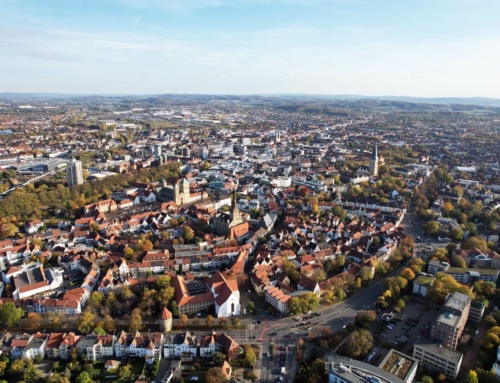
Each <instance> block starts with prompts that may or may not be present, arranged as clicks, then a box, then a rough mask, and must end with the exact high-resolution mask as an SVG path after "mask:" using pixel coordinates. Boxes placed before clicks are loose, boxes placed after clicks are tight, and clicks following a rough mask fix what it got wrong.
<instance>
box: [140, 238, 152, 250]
mask: <svg viewBox="0 0 500 383" xmlns="http://www.w3.org/2000/svg"><path fill="white" fill-rule="evenodd" d="M153 249H154V246H153V242H151V241H150V240H149V239H146V240H145V241H143V242H142V251H151V250H153Z"/></svg>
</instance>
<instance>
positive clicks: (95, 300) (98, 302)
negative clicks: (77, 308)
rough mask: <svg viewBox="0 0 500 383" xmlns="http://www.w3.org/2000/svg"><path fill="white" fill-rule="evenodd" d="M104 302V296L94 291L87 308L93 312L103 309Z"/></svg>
mask: <svg viewBox="0 0 500 383" xmlns="http://www.w3.org/2000/svg"><path fill="white" fill-rule="evenodd" d="M103 301H104V294H102V293H100V292H99V291H94V292H93V293H92V294H90V298H89V300H88V301H87V307H88V308H89V309H91V310H93V311H97V310H99V309H100V308H102V303H103Z"/></svg>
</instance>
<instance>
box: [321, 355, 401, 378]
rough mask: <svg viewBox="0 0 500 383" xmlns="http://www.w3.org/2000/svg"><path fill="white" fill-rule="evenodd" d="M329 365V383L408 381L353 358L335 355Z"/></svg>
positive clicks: (330, 359)
mask: <svg viewBox="0 0 500 383" xmlns="http://www.w3.org/2000/svg"><path fill="white" fill-rule="evenodd" d="M327 365H328V382H329V383H366V382H377V383H407V381H405V380H403V379H400V378H398V377H396V376H394V375H393V374H391V373H389V372H387V371H385V370H383V369H381V368H378V367H375V366H372V365H371V364H368V363H364V362H360V361H358V360H355V359H351V358H343V357H341V356H333V357H330V358H329V360H328V364H327Z"/></svg>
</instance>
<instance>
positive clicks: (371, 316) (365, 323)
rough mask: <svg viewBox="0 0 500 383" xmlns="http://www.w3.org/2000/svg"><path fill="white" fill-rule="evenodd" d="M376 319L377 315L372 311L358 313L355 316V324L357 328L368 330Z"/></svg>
mask: <svg viewBox="0 0 500 383" xmlns="http://www.w3.org/2000/svg"><path fill="white" fill-rule="evenodd" d="M376 319H377V313H376V312H375V311H373V310H366V311H359V312H358V313H357V314H356V318H355V323H356V325H357V326H359V327H364V328H370V327H371V325H372V323H373V322H375V320H376Z"/></svg>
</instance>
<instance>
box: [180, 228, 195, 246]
mask: <svg viewBox="0 0 500 383" xmlns="http://www.w3.org/2000/svg"><path fill="white" fill-rule="evenodd" d="M194 237H195V234H194V230H193V229H191V228H190V227H189V226H187V225H185V226H184V227H183V229H182V238H184V241H186V243H191V242H192V241H193V240H194Z"/></svg>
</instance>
